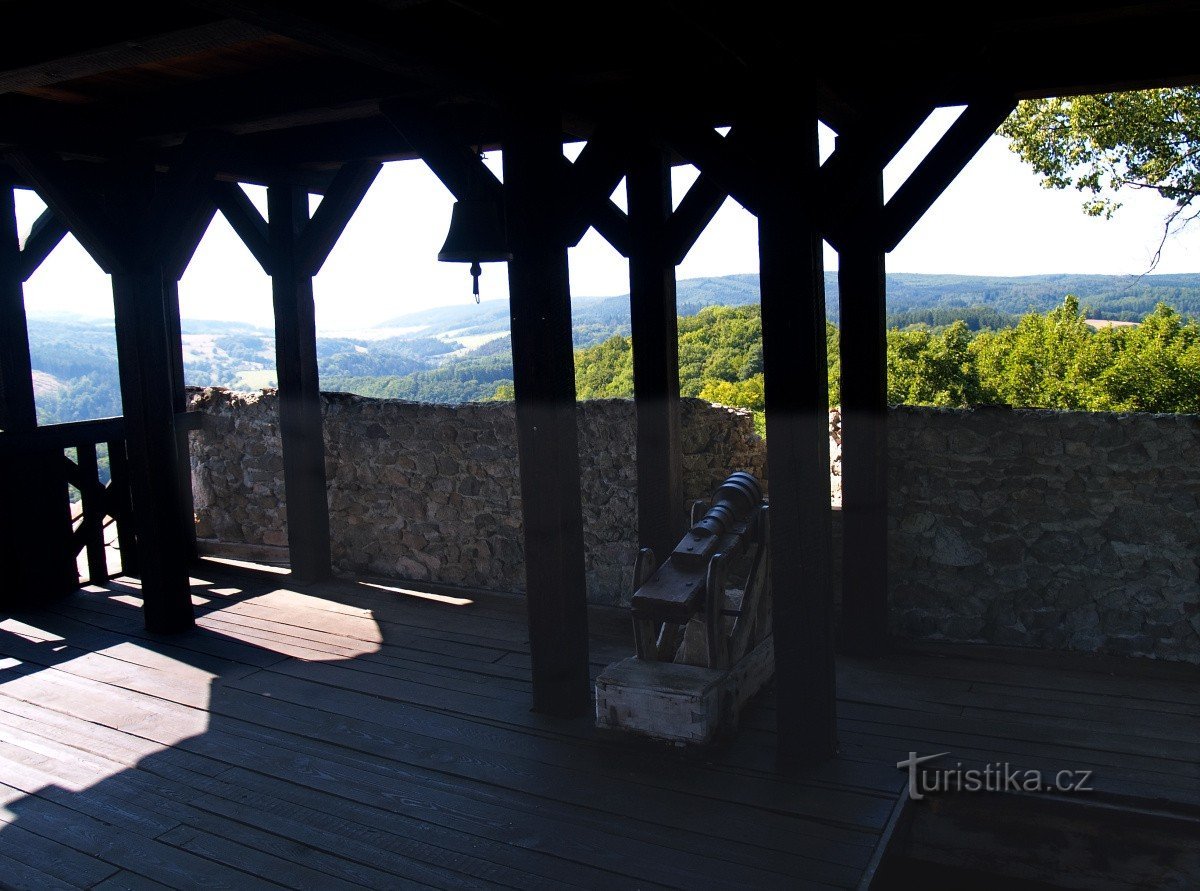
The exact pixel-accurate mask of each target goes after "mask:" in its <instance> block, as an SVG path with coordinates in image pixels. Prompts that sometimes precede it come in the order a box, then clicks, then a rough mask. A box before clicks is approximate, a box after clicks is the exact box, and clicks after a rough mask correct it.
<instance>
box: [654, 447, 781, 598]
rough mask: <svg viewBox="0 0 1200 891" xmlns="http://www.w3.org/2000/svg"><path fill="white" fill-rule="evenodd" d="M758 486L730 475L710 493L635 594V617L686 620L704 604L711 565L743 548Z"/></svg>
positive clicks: (749, 479) (744, 477)
mask: <svg viewBox="0 0 1200 891" xmlns="http://www.w3.org/2000/svg"><path fill="white" fill-rule="evenodd" d="M762 500H763V492H762V486H761V485H759V482H758V480H757V479H755V478H754V476H753V475H752V474H749V473H746V472H745V471H738V472H737V473H734V474H731V475H730V476H729V478H728V479H726V480H725V482H724V483H722V484H721V486H720V488H718V489H717V491H716V492H715V493H714V495H713V498H712V502H711V505H710V506H709V508H708V511H707V512H706V513H705V514H704V516H703V517H701V518H700V519H699V520H698V521H697V522H696V523H694V524H693V525H692V528H691V529H690V530H689V531H688V532H687V534H686V535H684V536H683V539H682V540H681V541H680V542H679V544H678V545H676V546H675V550H674V551H672V552H671V554H670V555H669V556H668V557H667V559H666V561H665V562H664V563H663V564H662V565H661V566H660V567H659V568H658V570H657V571H656V572H655V573H654V574H653V575H652V576H650V578H649V579H647V581H646V582H645V584H643V585H642V586H641V587H640V588H639V589H638V590H637V591H636V592H634V595H633V602H632V609H633V612H634V615H635V617H636V616H643V617H646V618H655V619H659V620H662V621H675V622H686V621H687V620H688V618H689V617H690V616H691V615H692V613H694V612H696V610H697V609H699V606H700V604H702V603H703V602H704V597H705V581H706V574H707V570H708V564H709V561H710V560H712V558H713V556H714V555H715V554H718V553H724V554H726V555H730V556H733V555H736V554H739V553H741V552H742V551H744V550H745V548H746V546H747V544H748V540H749V538H750V536H751V534H752V532H753V530H754V527H755V522H756V520H757V517H758V511H759V507H760V506H761V505H762Z"/></svg>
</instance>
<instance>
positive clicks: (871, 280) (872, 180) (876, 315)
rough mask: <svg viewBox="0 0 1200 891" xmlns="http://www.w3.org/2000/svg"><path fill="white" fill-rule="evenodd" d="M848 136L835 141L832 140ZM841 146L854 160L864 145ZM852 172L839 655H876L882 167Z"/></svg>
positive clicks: (881, 528) (845, 241)
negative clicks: (860, 185) (856, 180)
mask: <svg viewBox="0 0 1200 891" xmlns="http://www.w3.org/2000/svg"><path fill="white" fill-rule="evenodd" d="M847 138H848V137H839V141H840V140H842V139H847ZM847 148H848V149H851V150H852V151H854V153H855V154H856V155H858V156H859V157H861V158H864V159H866V158H869V157H871V156H872V150H871V149H870V148H869V147H863V148H862V149H861V150H860V149H859V148H858V147H857V146H854V145H852V144H849V143H848V144H847ZM876 158H877V160H876V161H875V163H874V165H873V166H871V167H867V166H866V165H865V164H864V166H863V167H862V168H860V173H859V176H860V177H861V180H863V181H865V182H867V183H869V184H870V188H869V189H867V190H866V193H865V195H864V194H862V190H861V189H860V190H858V194H859V197H858V199H857V200H853V199H847V205H848V207H847V214H846V225H845V234H844V236H843V238H842V239H841V242H840V244H839V246H838V291H839V293H840V295H841V337H840V343H841V357H840V360H841V397H842V398H841V402H842V405H841V410H842V528H843V535H842V546H843V553H844V555H845V556H844V559H843V561H842V610H841V629H840V642H841V646H842V649H843V650H844V651H846V652H849V653H854V654H857V655H863V656H877V655H879V654H880V653H881V652H882V651H883V648H884V646H885V643H886V640H887V626H888V564H887V544H888V529H887V456H888V441H887V332H886V328H887V322H886V318H887V284H886V278H885V254H884V251H883V246H882V244H881V243H880V241H879V228H880V220H881V217H882V215H883V167H882V165H881V164H879V162H878V160H879V159H878V156H876Z"/></svg>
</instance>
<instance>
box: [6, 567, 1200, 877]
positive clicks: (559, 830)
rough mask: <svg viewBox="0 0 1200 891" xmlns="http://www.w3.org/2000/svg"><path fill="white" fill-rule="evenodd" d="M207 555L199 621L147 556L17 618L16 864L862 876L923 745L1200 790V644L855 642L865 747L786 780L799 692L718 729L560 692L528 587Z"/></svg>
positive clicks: (1188, 792)
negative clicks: (156, 581)
mask: <svg viewBox="0 0 1200 891" xmlns="http://www.w3.org/2000/svg"><path fill="white" fill-rule="evenodd" d="M200 573H201V577H198V578H196V579H195V582H196V586H195V588H194V594H195V598H196V603H197V606H198V612H199V614H200V619H199V623H200V626H201V628H200V629H199V630H197V631H196V632H194V633H190V634H187V635H182V636H177V637H171V638H151V637H149V636H147V635H146V634H145V633H144V632H143V631H142V629H141V618H140V615H139V611H138V604H139V600H138V591H137V588H136V583H134V582H131V581H130V580H123V581H119V582H114V583H112V584H110V585H108V586H106V587H105V588H102V589H101V588H95V589H90V590H88V591H83V592H80V593H79V594H77V595H75V596H73V597H71V598H69V599H67V600H66V601H64V602H62V603H61V604H60V605H59V606H57V607H56V608H55V609H53V610H52V611H49V612H41V613H36V614H34V613H31V614H27V615H13V616H0V885H2V886H4V887H10V886H11V887H38V888H42V887H46V888H51V887H98V888H157V887H162V886H168V887H177V888H187V887H199V886H203V887H206V888H212V887H229V888H246V887H255V886H258V885H264V886H270V885H282V886H285V887H294V888H319V889H325V888H337V887H345V886H349V885H356V886H369V887H375V888H395V887H416V886H433V887H439V888H459V887H471V888H476V887H481V886H508V887H513V888H555V889H558V888H565V887H571V886H578V887H590V888H617V887H629V888H635V887H636V888H652V887H656V886H658V887H680V888H721V887H726V888H733V887H739V888H744V887H755V888H796V887H808V886H811V887H822V886H826V887H854V886H856V885H857V884H858V883H859V882H860V881H861V879H862V877H863V875H864V873H865V872H866V871H867V870H868V867H869V865H870V864H871V862H872V855H873V853H874V852H875V850H876V847H877V845H878V843H879V841H880V838H881V834H882V833H883V831H884V829H885V827H886V826H887V825H888V822H889V818H890V817H891V816H892V814H893V812H894V811H895V807H896V803H897V801H898V800H899V796H900V795H901V792H902V790H903V786H904V782H905V776H904V774H903V773H902V772H901V771H899V770H897V769H896V766H895V765H896V762H897V761H899V760H901V759H902V758H904V757H906V756H907V755H908V753H909V752H910V751H916V752H918V753H921V754H932V753H934V752H943V751H948V752H951V753H952V755H953V757H955V758H958V759H960V760H980V761H983V760H1007V761H1011V762H1015V763H1018V764H1021V765H1022V766H1025V767H1044V768H1057V769H1061V768H1073V769H1077V768H1089V769H1092V770H1094V771H1095V773H1094V781H1095V785H1096V787H1097V789H1098V790H1100V791H1099V792H1098V793H1097V794H1105V795H1125V796H1133V797H1138V798H1147V797H1149V798H1156V797H1157V798H1161V799H1162V800H1164V801H1169V802H1171V803H1172V804H1173V805H1178V806H1182V807H1189V806H1191V807H1200V748H1198V743H1197V740H1198V739H1200V732H1198V730H1200V686H1198V685H1197V684H1196V683H1195V682H1194V681H1195V678H1194V676H1193V675H1190V674H1189V673H1187V672H1184V671H1182V670H1177V669H1167V670H1158V669H1156V670H1153V671H1150V672H1146V671H1139V672H1138V674H1137V676H1136V677H1135V676H1130V675H1128V674H1126V673H1125V672H1126V671H1127V669H1128V667H1129V666H1128V665H1123V664H1114V665H1110V664H1108V663H1101V662H1098V661H1092V660H1068V662H1067V664H1066V665H1064V664H1063V661H1062V660H1055V659H1048V658H1044V657H1035V658H1030V657H1028V656H1021V655H1019V654H1012V653H1004V652H997V651H972V650H964V651H962V652H950V653H943V654H940V655H932V654H927V653H921V654H907V655H897V656H891V657H888V658H886V659H883V660H878V661H872V662H866V661H853V660H845V661H843V662H842V663H841V665H840V666H839V684H840V691H839V692H840V702H839V710H840V711H839V725H840V739H841V746H842V754H841V756H840V757H839V758H837V759H836V760H834V761H832V762H829V763H827V764H825V765H823V766H821V767H820V768H818V769H815V770H813V771H811V772H809V773H808V774H806V775H804V776H803V777H800V778H797V779H784V778H781V777H780V776H778V775H776V774H775V772H774V770H773V746H774V738H773V730H772V725H773V719H774V715H773V712H772V708H773V703H772V697H771V695H770V693H769V692H768V693H767V694H765V695H764V696H763V697H762V701H761V702H759V703H757V704H756V705H755V706H754V707H752V709H751V710H750V711H749V713H748V714H747V716H746V726H745V727H744V729H743V730H742V732H741V733H739V735H738V736H737V738H736V739H735V740H733V741H732V742H731V743H730V744H728V745H726V746H725V747H723V748H721V749H718V750H716V751H711V752H706V753H697V752H693V751H681V750H676V749H673V748H670V747H665V746H661V745H655V744H649V743H630V742H626V741H621V740H615V739H612V738H602V737H600V736H599V735H598V734H597V732H596V731H595V730H594V729H593V728H592V726H591V722H590V721H589V720H587V719H580V720H575V721H565V720H560V719H551V718H545V717H541V716H537V715H533V714H531V713H530V712H529V710H528V702H529V659H528V653H527V647H526V634H525V624H524V617H523V609H524V602H523V601H522V600H521V599H519V598H514V597H507V596H503V595H475V594H470V595H463V596H462V597H436V596H435V597H432V598H429V597H422V596H415V595H414V594H412V593H403V592H400V591H396V590H387V589H386V587H372V586H368V585H366V584H362V583H350V582H339V583H335V584H329V585H322V586H319V587H313V588H299V587H290V586H289V579H288V577H287V576H286V575H281V574H275V573H272V572H270V571H268V570H267V569H266V568H262V567H260V568H247V567H231V566H228V565H222V564H218V563H215V562H211V561H209V562H207V563H206V565H205V566H204V567H203V569H202V570H200ZM592 634H593V643H592V660H593V663H594V670H595V671H598V670H599V669H600V668H601V667H603V665H605V664H607V663H608V662H609V661H612V660H614V659H617V658H620V657H623V656H624V655H627V654H628V651H629V649H630V647H629V638H630V634H629V629H628V626H627V619H626V617H625V615H623V614H621V613H619V612H617V611H613V610H603V609H594V610H593V611H592ZM981 653H982V654H983V655H986V656H987V657H988V658H987V659H981V658H978V656H979V655H980V654H981ZM1114 666H1115V667H1114Z"/></svg>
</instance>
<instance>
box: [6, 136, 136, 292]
mask: <svg viewBox="0 0 1200 891" xmlns="http://www.w3.org/2000/svg"><path fill="white" fill-rule="evenodd" d="M8 163H9V164H10V165H12V166H13V167H14V168H15V169H16V170H17V171H19V172H20V173H21V175H22V176H24V177H25V179H26V180H27V181H28V182H29V183H30V184H31V185H32V186H33V187H34V188H35V189H36V190H37V192H38V194H39V195H40V196H41V198H42V200H43V201H45V202H46V204H47V205H48V206H49V207H50V208H51V209H52V210H53V211H54V212H55V214H57V215H58V216H59V218H60V219H61V220H62V221H63V222H64V223H65V224H66V225H67V227H68V228H69V229H70V230H71V232H72V234H74V236H75V237H76V238H77V239H78V240H79V243H80V244H82V245H83V247H84V249H85V250H86V251H87V252H88V253H89V254H90V255H91V257H92V259H93V260H95V261H96V263H97V264H98V265H99V266H100V268H101V269H103V270H104V271H105V272H106V273H108V274H109V275H112V274H113V273H115V272H119V271H121V270H122V269H124V268H125V266H126V265H127V260H128V257H127V256H126V255H125V254H124V252H123V250H122V248H121V246H120V244H119V242H118V240H117V239H116V238H114V233H115V232H117V231H118V230H119V228H120V227H118V226H117V223H116V221H115V220H114V219H113V218H112V217H111V216H110V215H109V214H108V212H107V211H106V210H105V208H104V206H103V205H102V204H101V203H100V202H99V201H98V200H97V198H96V196H95V194H94V193H93V192H92V190H91V189H90V188H89V187H88V184H87V183H86V182H85V181H84V179H83V177H81V176H80V175H79V173H78V171H77V170H76V169H75V168H73V167H72V166H71V165H69V164H67V163H65V162H64V161H63V160H62V159H61V158H59V157H58V156H57V155H54V154H52V153H50V152H46V151H42V150H39V149H32V148H24V149H16V150H13V151H12V152H10V153H9V155H8Z"/></svg>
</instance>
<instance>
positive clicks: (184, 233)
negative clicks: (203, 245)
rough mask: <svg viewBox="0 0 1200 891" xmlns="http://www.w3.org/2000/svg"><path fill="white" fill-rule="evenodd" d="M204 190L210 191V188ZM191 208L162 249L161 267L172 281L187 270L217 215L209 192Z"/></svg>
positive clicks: (181, 276) (176, 280)
mask: <svg viewBox="0 0 1200 891" xmlns="http://www.w3.org/2000/svg"><path fill="white" fill-rule="evenodd" d="M205 191H206V192H211V189H206V190H205ZM193 210H194V213H193V215H192V216H191V217H190V218H189V219H187V220H184V221H182V222H181V224H180V228H179V230H178V231H177V232H176V236H175V238H174V240H173V243H172V244H169V245H167V246H166V248H165V250H164V254H163V268H164V269H165V270H166V273H167V278H168V279H170V280H172V281H174V282H178V281H179V280H180V279H181V278H183V274H184V273H185V272H187V268H188V266H189V265H190V264H191V262H192V257H194V256H195V255H196V250H197V249H198V248H199V247H200V242H201V241H202V240H203V238H204V234H205V233H206V232H208V227H209V226H210V225H212V221H213V217H215V216H216V215H217V205H216V204H215V203H213V201H212V196H211V194H210V195H209V196H208V200H206V201H204V202H203V203H201V202H197V203H196V205H195V206H194V208H193Z"/></svg>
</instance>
